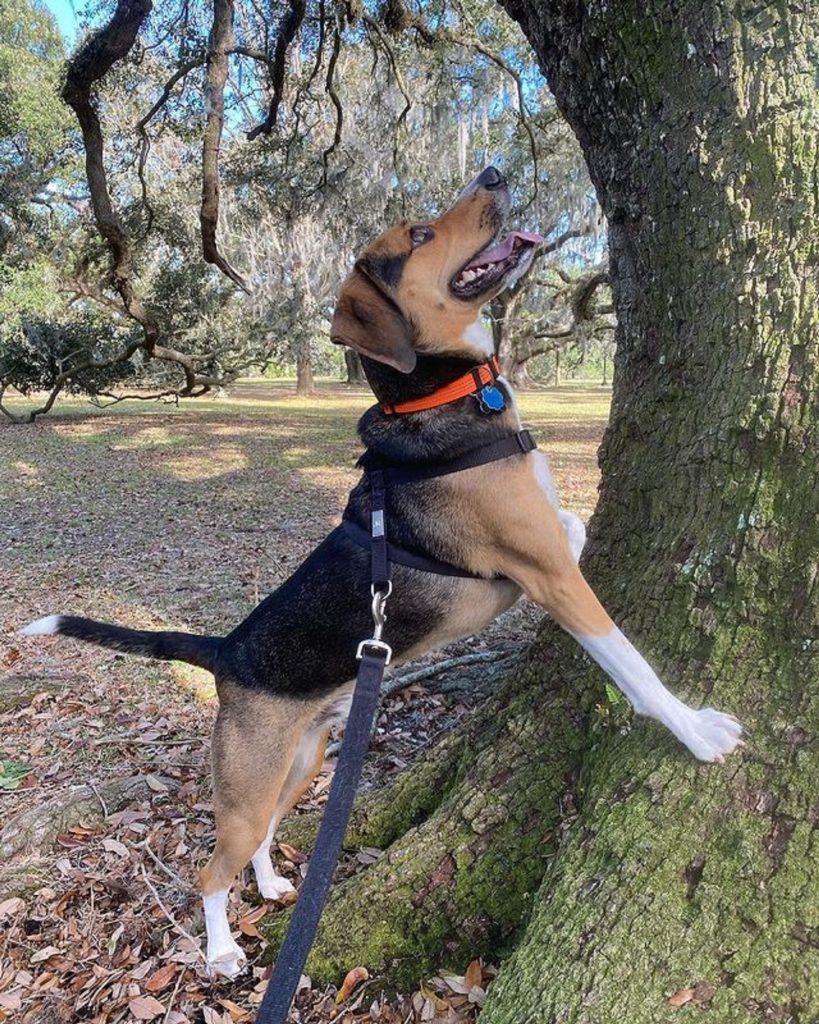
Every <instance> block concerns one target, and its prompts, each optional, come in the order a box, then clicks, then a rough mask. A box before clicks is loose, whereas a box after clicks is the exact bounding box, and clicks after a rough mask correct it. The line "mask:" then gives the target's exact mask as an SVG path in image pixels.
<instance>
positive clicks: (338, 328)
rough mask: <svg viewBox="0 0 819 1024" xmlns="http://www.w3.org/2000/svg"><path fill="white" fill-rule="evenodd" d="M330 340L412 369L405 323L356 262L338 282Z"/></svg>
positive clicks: (411, 350)
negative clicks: (338, 287) (339, 284)
mask: <svg viewBox="0 0 819 1024" xmlns="http://www.w3.org/2000/svg"><path fill="white" fill-rule="evenodd" d="M330 340H331V341H332V342H333V343H334V344H336V345H349V347H350V348H353V349H355V350H356V352H360V353H361V354H362V355H364V356H369V357H370V359H377V360H378V361H379V362H380V363H387V364H388V365H389V366H394V367H395V368H396V370H400V371H401V372H402V373H411V372H412V370H414V369H415V360H416V356H415V349H414V348H413V346H412V329H411V328H410V325H409V323H407V320H406V318H405V316H404V315H403V313H402V312H401V310H400V309H399V308H398V307H397V306H396V304H395V303H394V302H393V301H392V299H391V298H390V297H389V296H388V295H387V294H385V292H384V291H382V289H381V288H380V287H379V286H378V285H377V284H376V283H375V282H374V280H373V278H372V277H371V276H370V274H369V273H368V272H367V269H366V267H365V266H364V265H363V264H362V263H360V262H359V263H356V265H355V267H354V268H353V272H352V273H351V274H350V275H349V277H347V279H346V280H345V281H344V283H343V284H342V286H341V292H340V293H339V297H338V302H337V303H336V310H335V313H334V314H333V323H332V326H331V328H330Z"/></svg>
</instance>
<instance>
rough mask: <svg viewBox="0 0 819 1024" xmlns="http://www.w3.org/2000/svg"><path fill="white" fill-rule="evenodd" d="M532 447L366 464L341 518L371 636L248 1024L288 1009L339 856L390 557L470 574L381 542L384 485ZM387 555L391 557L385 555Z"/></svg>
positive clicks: (360, 757)
mask: <svg viewBox="0 0 819 1024" xmlns="http://www.w3.org/2000/svg"><path fill="white" fill-rule="evenodd" d="M536 447H537V445H536V444H535V442H534V440H533V439H532V436H531V434H530V433H529V431H528V430H521V431H518V433H517V434H514V435H512V436H511V437H506V438H503V439H502V440H500V441H495V442H493V443H492V444H488V445H485V446H483V447H481V448H476V449H474V450H473V451H471V452H467V453H466V454H465V455H461V456H459V457H458V458H456V459H452V460H450V461H449V462H444V463H440V464H439V465H431V466H430V465H426V466H418V467H415V466H412V467H390V466H384V467H381V468H372V469H368V470H367V473H368V476H369V478H370V495H371V500H370V508H371V513H370V531H369V534H366V533H365V531H363V529H362V528H361V527H358V526H355V524H346V523H345V524H344V525H348V526H353V527H354V529H353V531H352V539H355V540H356V542H357V543H360V542H361V538H357V536H356V533H357V532H359V533H364V534H365V536H366V538H367V544H368V545H369V548H370V583H371V586H370V590H371V593H372V598H373V600H372V616H373V627H374V628H373V635H372V638H371V639H369V640H362V642H361V643H360V644H359V645H358V651H357V653H356V657H357V658H358V661H359V666H358V675H357V677H356V682H355V690H354V691H353V702H352V705H351V707H350V715H349V717H348V719H347V725H346V728H345V730H344V740H343V741H342V744H341V751H340V753H339V757H338V764H337V765H336V770H335V773H334V775H333V782H332V785H331V786H330V795H329V797H328V800H327V806H326V807H325V810H324V816H323V818H322V820H321V827H320V828H319V833H318V836H317V838H316V844H315V847H314V848H313V854H312V856H311V857H310V864H309V866H308V868H307V876H306V877H305V879H304V882H303V884H302V886H301V888H300V889H299V896H298V900H297V901H296V906H295V908H294V910H293V916H292V917H291V919H290V925H289V927H288V929H287V934H286V935H285V937H284V941H283V942H282V945H281V949H280V950H279V955H278V957H277V958H276V967H275V969H274V971H273V974H272V976H271V978H270V982H269V984H268V986H267V990H266V991H265V994H264V999H263V1000H262V1005H261V1006H260V1007H259V1013H258V1016H257V1017H256V1024H287V1017H288V1014H289V1011H290V1007H291V1005H292V1002H293V998H294V996H295V994H296V989H297V988H298V984H299V980H300V978H301V974H302V970H303V968H304V964H305V962H306V960H307V956H308V954H309V952H310V947H311V946H312V945H313V939H314V938H315V935H316V930H317V929H318V923H319V920H320V918H321V912H322V910H323V909H324V904H325V903H326V901H327V894H328V892H329V890H330V884H331V883H332V880H333V874H334V873H335V868H336V864H337V863H338V858H339V856H340V854H341V847H342V844H343V841H344V833H345V831H346V828H347V822H348V821H349V819H350V812H351V811H352V807H353V800H354V799H355V794H356V789H357V787H358V780H359V778H360V776H361V768H362V765H363V763H364V756H365V755H366V753H367V747H368V746H369V743H370V732H371V730H372V724H373V718H374V717H375V712H376V708H377V707H378V698H379V694H380V690H381V682H382V680H383V678H384V670H385V669H386V667H387V665H389V663H390V658H391V657H392V649H391V648H390V646H389V645H388V644H386V643H384V641H383V640H382V639H381V634H382V632H383V629H384V622H385V620H386V616H385V614H384V606H385V604H386V601H387V598H388V597H389V596H390V594H391V593H392V579H391V572H390V565H391V562H392V561H394V562H401V563H402V564H406V565H412V566H413V567H414V568H422V569H424V570H425V571H428V572H440V573H442V574H444V575H468V576H471V575H472V573H469V572H467V571H466V570H461V569H458V568H457V567H455V566H450V565H448V563H446V562H438V561H437V560H436V559H430V558H429V557H426V556H418V555H411V554H410V553H409V552H404V551H402V549H400V548H394V547H393V546H392V545H390V544H388V542H387V531H386V523H385V514H386V513H385V506H386V499H387V485H388V484H393V485H395V484H405V483H411V482H414V481H418V480H431V479H433V478H435V477H439V476H446V475H447V474H449V473H457V472H459V471H460V470H462V469H472V468H473V467H475V466H483V465H485V464H486V463H488V462H496V461H497V460H498V459H505V458H508V457H509V456H510V455H520V454H525V453H526V452H530V451H532V450H533V449H534V448H536ZM391 555H398V556H399V557H392V558H391ZM400 556H407V557H408V558H409V559H410V561H403V560H402V557H400ZM413 559H414V564H413ZM430 566H431V567H432V568H430Z"/></svg>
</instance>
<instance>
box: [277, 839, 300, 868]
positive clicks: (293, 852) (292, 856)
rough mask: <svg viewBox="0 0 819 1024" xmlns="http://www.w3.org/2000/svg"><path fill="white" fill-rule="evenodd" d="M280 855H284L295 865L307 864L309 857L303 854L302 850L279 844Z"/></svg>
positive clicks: (286, 844)
mask: <svg viewBox="0 0 819 1024" xmlns="http://www.w3.org/2000/svg"><path fill="white" fill-rule="evenodd" d="M279 853H280V854H281V855H282V857H285V858H286V859H287V860H289V861H292V862H293V863H294V864H306V863H307V857H306V856H305V855H304V854H303V853H302V852H301V850H297V849H296V848H295V847H293V846H290V845H289V844H288V843H279Z"/></svg>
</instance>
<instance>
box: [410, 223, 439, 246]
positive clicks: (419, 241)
mask: <svg viewBox="0 0 819 1024" xmlns="http://www.w3.org/2000/svg"><path fill="white" fill-rule="evenodd" d="M432 236H433V230H432V228H431V227H430V226H429V225H428V224H415V225H414V226H413V227H411V228H410V238H411V239H412V247H413V249H416V248H417V247H418V246H419V245H423V244H424V242H428V241H429V240H430V239H431V238H432Z"/></svg>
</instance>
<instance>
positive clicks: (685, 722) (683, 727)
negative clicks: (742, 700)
mask: <svg viewBox="0 0 819 1024" xmlns="http://www.w3.org/2000/svg"><path fill="white" fill-rule="evenodd" d="M671 730H672V732H673V733H674V734H675V735H676V736H677V738H678V739H680V740H682V742H683V743H684V744H685V745H686V746H687V747H688V749H689V750H690V751H691V753H692V754H693V755H694V757H696V758H699V760H700V761H716V762H718V763H720V764H721V763H722V762H723V761H724V760H725V758H726V756H727V755H728V754H730V753H731V751H732V750H734V748H735V747H737V746H742V745H743V743H742V732H743V729H742V725H741V724H740V722H738V721H737V719H736V718H734V716H733V715H726V714H723V712H721V711H715V710H714V708H701V709H700V710H699V711H695V710H694V709H693V708H686V714H685V715H684V716H682V718H681V719H677V720H676V721H675V722H674V723H673V724H672V725H671Z"/></svg>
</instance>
